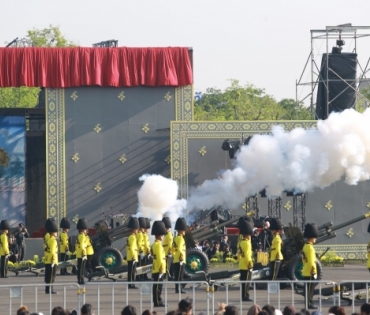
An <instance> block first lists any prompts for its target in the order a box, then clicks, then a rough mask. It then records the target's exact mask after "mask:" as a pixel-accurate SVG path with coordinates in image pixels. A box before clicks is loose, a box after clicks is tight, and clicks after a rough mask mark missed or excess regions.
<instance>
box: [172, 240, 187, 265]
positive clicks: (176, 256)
mask: <svg viewBox="0 0 370 315" xmlns="http://www.w3.org/2000/svg"><path fill="white" fill-rule="evenodd" d="M172 252H173V262H174V263H178V262H180V261H183V262H184V263H186V244H185V239H184V237H183V236H182V235H178V236H176V237H175V239H174V240H173V247H172Z"/></svg>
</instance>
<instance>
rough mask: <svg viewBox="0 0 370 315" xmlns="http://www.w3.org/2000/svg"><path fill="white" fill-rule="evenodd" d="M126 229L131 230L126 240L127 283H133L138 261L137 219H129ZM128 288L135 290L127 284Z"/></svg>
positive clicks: (135, 287)
mask: <svg viewBox="0 0 370 315" xmlns="http://www.w3.org/2000/svg"><path fill="white" fill-rule="evenodd" d="M127 227H128V228H130V229H131V234H130V236H129V237H128V238H127V245H126V255H127V263H128V271H127V281H128V282H134V281H135V275H136V263H137V261H138V246H137V240H136V234H137V231H138V230H139V228H140V225H139V220H138V219H137V218H134V217H131V218H130V221H129V222H128V225H127ZM128 288H129V289H137V286H135V285H134V284H129V286H128Z"/></svg>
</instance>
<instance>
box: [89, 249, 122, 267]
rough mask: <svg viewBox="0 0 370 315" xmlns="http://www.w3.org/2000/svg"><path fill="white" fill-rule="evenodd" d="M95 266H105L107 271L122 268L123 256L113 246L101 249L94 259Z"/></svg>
mask: <svg viewBox="0 0 370 315" xmlns="http://www.w3.org/2000/svg"><path fill="white" fill-rule="evenodd" d="M93 264H94V267H96V266H103V267H104V268H105V269H112V268H116V267H120V266H122V254H121V252H120V251H119V250H118V249H116V248H114V247H112V246H106V247H103V248H100V249H99V250H98V252H97V253H96V254H95V255H94V257H93Z"/></svg>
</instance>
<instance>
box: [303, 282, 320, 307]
mask: <svg viewBox="0 0 370 315" xmlns="http://www.w3.org/2000/svg"><path fill="white" fill-rule="evenodd" d="M303 278H304V280H315V279H314V278H313V277H312V276H311V277H303ZM316 286H317V283H313V282H311V283H307V284H306V285H305V286H304V299H305V301H306V288H307V299H308V303H307V304H308V306H311V305H313V292H314V291H315V287H316ZM305 305H306V303H305Z"/></svg>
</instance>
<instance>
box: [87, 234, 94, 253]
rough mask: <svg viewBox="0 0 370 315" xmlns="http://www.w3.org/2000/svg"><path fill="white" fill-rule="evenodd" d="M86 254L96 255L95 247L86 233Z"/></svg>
mask: <svg viewBox="0 0 370 315" xmlns="http://www.w3.org/2000/svg"><path fill="white" fill-rule="evenodd" d="M86 255H87V256H92V255H94V247H93V246H92V244H91V239H90V236H88V235H86Z"/></svg>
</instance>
